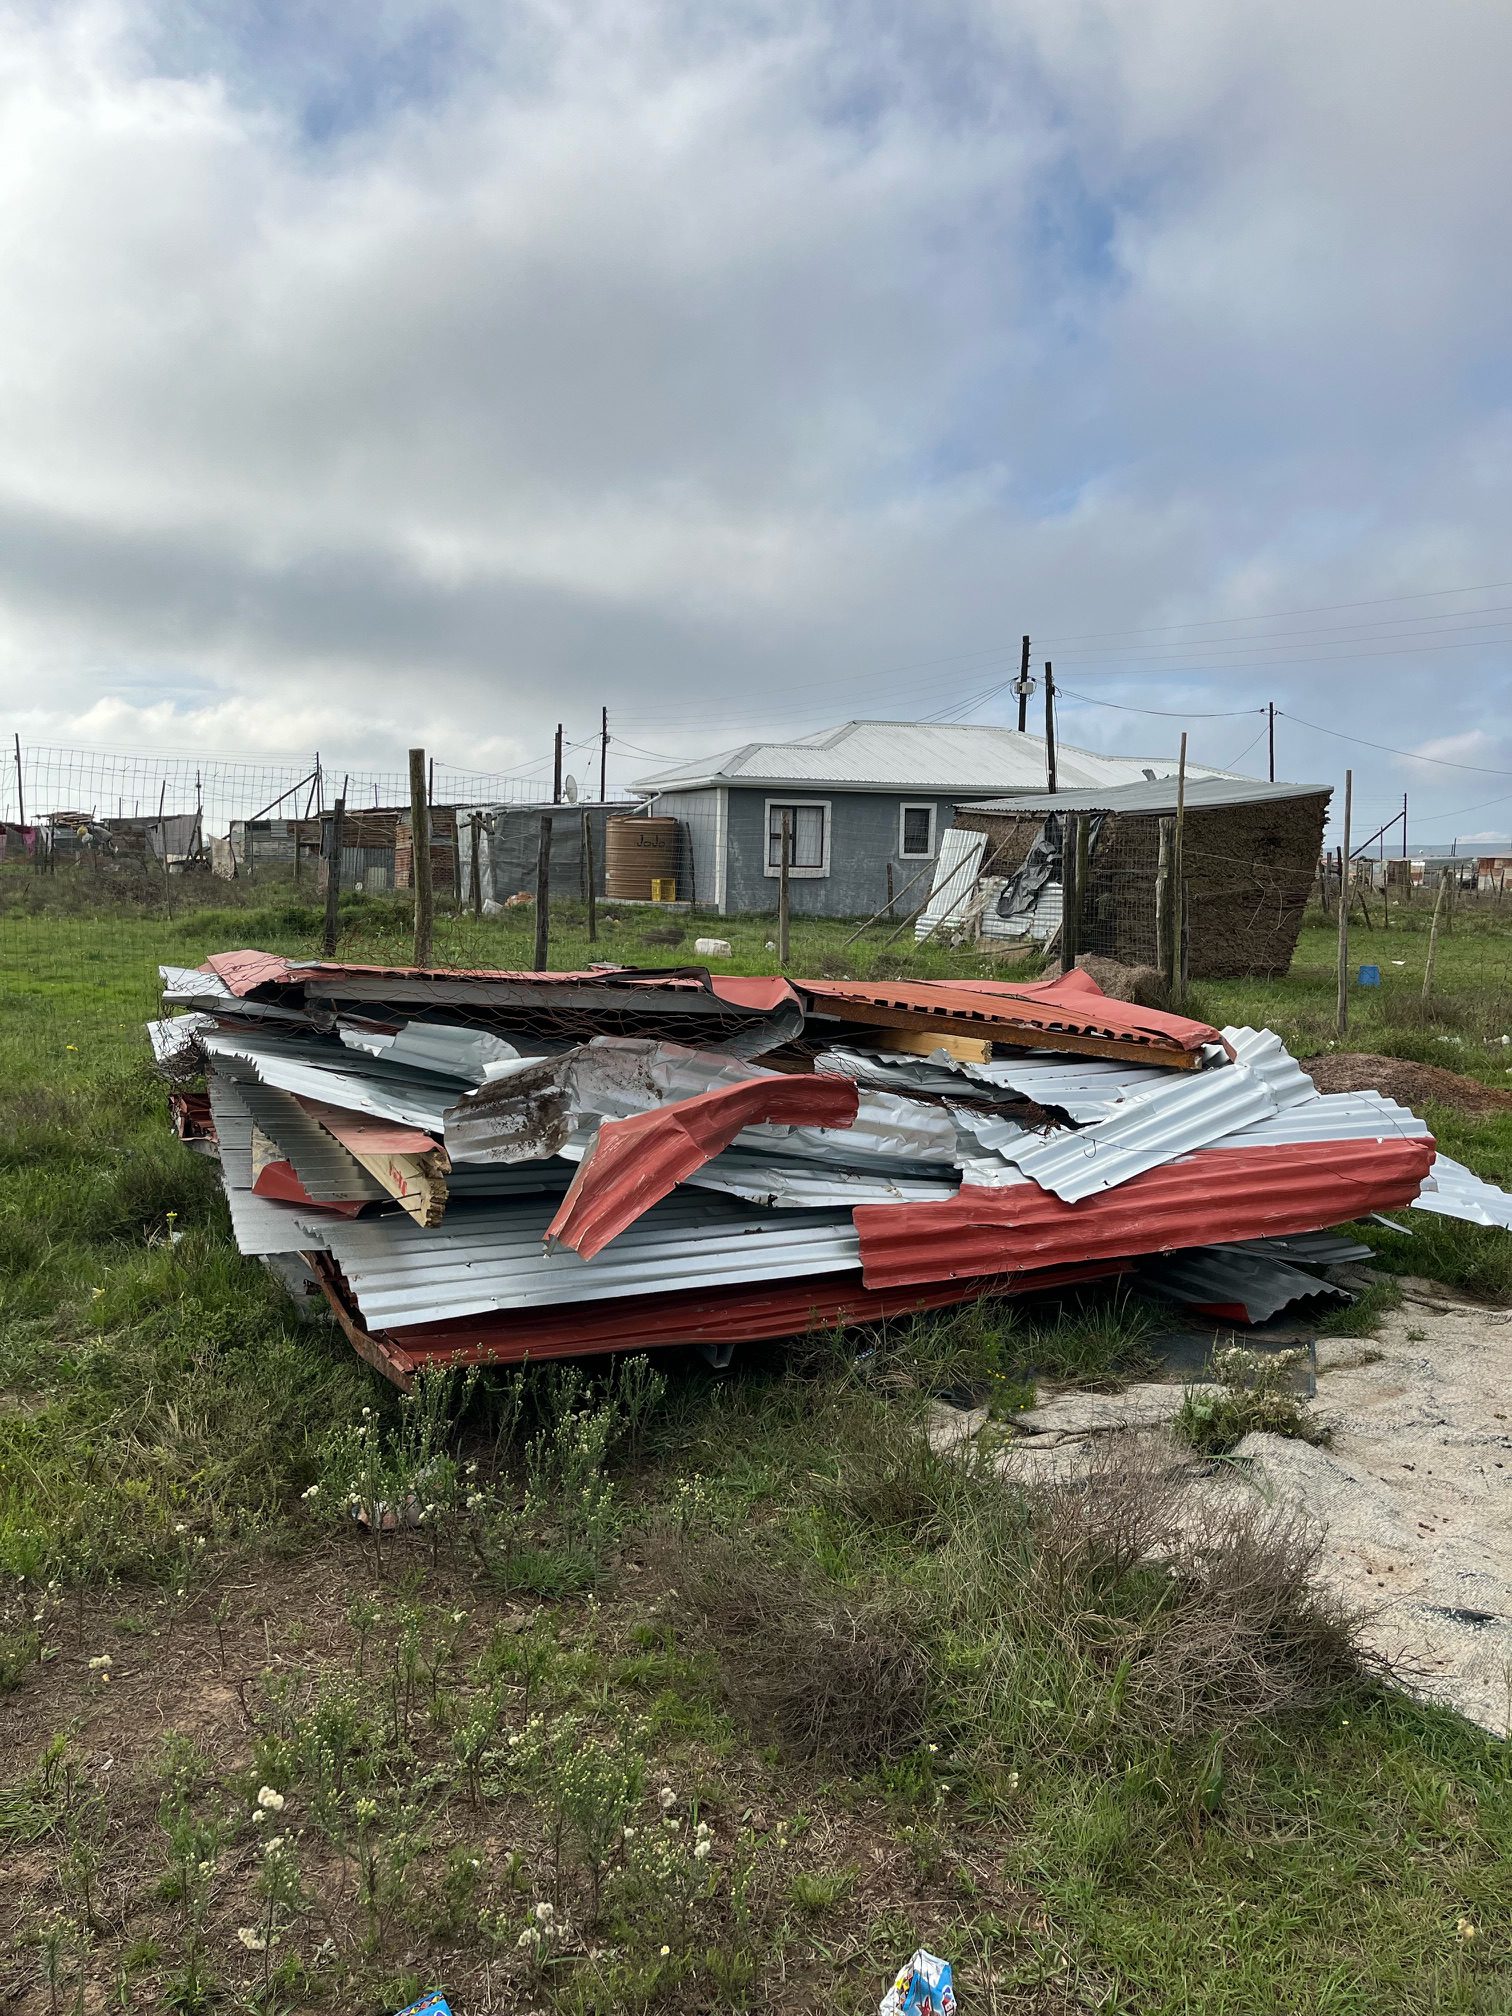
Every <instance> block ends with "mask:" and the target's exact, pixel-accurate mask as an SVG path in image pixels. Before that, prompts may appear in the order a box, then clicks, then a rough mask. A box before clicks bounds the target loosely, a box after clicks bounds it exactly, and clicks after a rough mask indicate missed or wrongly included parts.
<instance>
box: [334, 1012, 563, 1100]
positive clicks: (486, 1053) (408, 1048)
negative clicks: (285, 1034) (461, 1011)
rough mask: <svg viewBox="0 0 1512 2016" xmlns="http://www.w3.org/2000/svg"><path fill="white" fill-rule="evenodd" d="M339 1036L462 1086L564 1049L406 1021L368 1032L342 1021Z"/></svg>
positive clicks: (482, 1031) (370, 1053)
mask: <svg viewBox="0 0 1512 2016" xmlns="http://www.w3.org/2000/svg"><path fill="white" fill-rule="evenodd" d="M336 1033H337V1035H338V1036H339V1037H340V1038H341V1040H342V1042H343V1043H345V1044H346V1045H347V1047H348V1048H349V1049H352V1050H359V1051H365V1052H366V1053H367V1055H368V1056H370V1057H379V1058H381V1059H382V1060H383V1062H384V1063H385V1064H388V1065H391V1066H394V1067H402V1068H403V1069H405V1070H409V1071H423V1072H428V1073H429V1074H430V1075H431V1076H432V1077H439V1078H452V1079H455V1080H456V1082H457V1083H458V1084H459V1085H481V1084H482V1083H483V1082H484V1080H485V1079H486V1078H488V1077H490V1076H492V1075H494V1074H495V1073H496V1072H497V1070H498V1067H499V1066H501V1065H508V1064H517V1063H519V1062H520V1060H521V1059H522V1058H526V1059H534V1058H537V1057H546V1056H549V1055H551V1054H552V1053H553V1052H554V1051H555V1050H558V1049H560V1048H562V1047H563V1046H562V1045H560V1044H552V1043H547V1042H546V1041H545V1040H544V1039H541V1038H537V1039H533V1040H532V1041H531V1042H530V1044H529V1046H528V1047H526V1048H522V1047H520V1046H519V1045H516V1044H514V1043H510V1042H507V1041H506V1040H505V1038H504V1037H502V1036H494V1035H491V1034H490V1033H489V1032H488V1031H487V1030H485V1029H460V1028H457V1027H455V1026H454V1025H453V1024H452V1023H450V1022H406V1023H405V1025H404V1027H403V1028H402V1029H399V1030H397V1031H392V1032H391V1031H387V1030H379V1029H365V1028H362V1027H360V1026H359V1025H357V1024H356V1023H353V1022H351V1021H349V1020H348V1019H347V1018H345V1017H343V1018H342V1019H341V1021H340V1022H339V1023H338V1025H337V1030H336Z"/></svg>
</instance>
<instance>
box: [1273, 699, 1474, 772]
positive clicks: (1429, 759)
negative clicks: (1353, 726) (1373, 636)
mask: <svg viewBox="0 0 1512 2016" xmlns="http://www.w3.org/2000/svg"><path fill="white" fill-rule="evenodd" d="M1276 718H1277V719H1278V720H1286V721H1295V722H1296V724H1297V726H1298V727H1299V728H1311V729H1312V731H1313V733H1314V734H1315V735H1331V736H1332V737H1333V739H1334V740H1335V741H1336V742H1352V743H1354V744H1356V746H1357V747H1359V748H1361V749H1379V750H1380V751H1381V753H1382V755H1384V756H1402V757H1405V758H1406V760H1407V761H1408V762H1409V763H1434V764H1437V765H1438V767H1439V769H1441V770H1470V771H1473V772H1474V773H1475V775H1476V776H1477V777H1512V770H1492V769H1490V768H1489V767H1488V766H1487V765H1486V764H1484V763H1455V762H1452V761H1451V760H1450V758H1449V757H1447V756H1423V755H1420V754H1419V752H1418V751H1417V750H1416V749H1393V748H1392V747H1391V745H1390V743H1388V742H1371V741H1369V740H1368V739H1367V738H1366V737H1365V736H1363V735H1346V734H1344V733H1343V731H1342V730H1341V729H1338V728H1324V727H1322V726H1320V724H1319V723H1318V722H1316V721H1304V720H1303V719H1302V716H1301V715H1300V714H1284V713H1283V712H1282V709H1281V708H1279V707H1278V708H1277V709H1276Z"/></svg>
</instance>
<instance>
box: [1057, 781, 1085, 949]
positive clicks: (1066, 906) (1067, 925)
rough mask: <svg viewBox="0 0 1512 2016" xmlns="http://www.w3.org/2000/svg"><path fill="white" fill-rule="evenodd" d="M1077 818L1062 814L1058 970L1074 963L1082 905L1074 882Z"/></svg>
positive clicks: (1077, 863)
mask: <svg viewBox="0 0 1512 2016" xmlns="http://www.w3.org/2000/svg"><path fill="white" fill-rule="evenodd" d="M1080 823H1081V822H1080V820H1079V818H1078V817H1077V815H1076V813H1074V812H1062V814H1061V921H1060V970H1061V971H1062V973H1069V972H1070V971H1071V969H1072V967H1073V966H1074V965H1075V964H1076V938H1077V929H1076V927H1077V923H1078V921H1079V918H1078V912H1079V910H1080V908H1081V887H1080V885H1079V883H1078V882H1077V879H1076V877H1077V869H1078V867H1079V866H1080V862H1079V860H1078V857H1077V828H1078V827H1079V825H1080Z"/></svg>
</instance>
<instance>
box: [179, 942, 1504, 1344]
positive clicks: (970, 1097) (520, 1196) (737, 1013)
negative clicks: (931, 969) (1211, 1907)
mask: <svg viewBox="0 0 1512 2016" xmlns="http://www.w3.org/2000/svg"><path fill="white" fill-rule="evenodd" d="M161 971H162V976H163V982H164V1007H165V1014H164V1017H163V1019H162V1020H160V1021H158V1022H156V1023H154V1024H153V1025H152V1026H151V1030H150V1034H151V1038H152V1048H153V1055H154V1058H155V1060H156V1062H157V1064H158V1068H159V1069H160V1071H162V1073H163V1074H164V1076H165V1077H166V1078H167V1079H168V1080H169V1081H170V1084H171V1085H172V1087H173V1092H172V1105H173V1111H174V1117H175V1125H176V1126H177V1128H178V1130H179V1132H180V1134H181V1136H182V1138H183V1139H184V1140H185V1142H186V1144H187V1145H189V1146H190V1147H192V1148H195V1149H197V1150H200V1151H202V1152H203V1151H209V1152H214V1153H217V1154H218V1155H219V1158H220V1166H221V1174H222V1179H223V1182H224V1185H225V1190H226V1197H227V1202H228V1205H229V1208H230V1213H231V1223H232V1229H233V1232H234V1235H235V1237H236V1240H237V1243H238V1245H239V1246H240V1247H241V1249H242V1251H243V1252H245V1253H248V1254H255V1255H258V1256H261V1257H263V1258H265V1259H267V1260H269V1261H270V1262H273V1263H275V1264H276V1265H277V1268H278V1271H279V1273H280V1275H281V1277H282V1278H284V1279H286V1280H287V1279H291V1278H292V1279H298V1278H299V1277H300V1270H303V1274H304V1276H305V1277H307V1278H308V1279H310V1280H312V1281H313V1282H314V1283H315V1284H317V1285H318V1287H319V1289H320V1290H321V1291H323V1293H324V1295H325V1296H326V1298H327V1300H328V1301H329V1303H330V1305H331V1308H332V1309H333V1311H334V1313H335V1315H336V1317H337V1319H338V1320H339V1321H340V1323H341V1324H342V1326H343V1328H344V1329H345V1331H346V1333H347V1335H348V1336H349V1337H350V1338H351V1340H352V1342H353V1343H354V1345H355V1346H356V1347H357V1349H358V1350H360V1351H361V1352H362V1353H363V1355H364V1356H365V1357H367V1358H369V1359H370V1360H371V1361H372V1362H373V1363H375V1364H377V1365H379V1366H380V1367H381V1368H382V1369H383V1370H384V1371H386V1372H387V1373H388V1374H389V1375H390V1376H391V1377H392V1378H394V1379H396V1380H398V1381H399V1382H400V1383H401V1384H403V1383H406V1382H407V1381H408V1380H409V1379H410V1378H411V1377H412V1375H413V1373H414V1372H415V1370H416V1368H417V1367H419V1366H421V1365H423V1364H428V1363H432V1362H435V1361H438V1360H448V1359H449V1360H463V1361H471V1362H480V1361H481V1362H491V1361H497V1362H511V1361H514V1362H518V1361H519V1360H521V1359H524V1358H526V1357H550V1356H560V1355H565V1354H569V1353H576V1352H595V1351H615V1350H629V1349H644V1348H647V1347H649V1346H655V1345H663V1344H678V1343H684V1344H686V1343H697V1344H702V1345H706V1346H710V1347H713V1348H718V1349H723V1348H725V1347H727V1346H729V1345H731V1344H733V1343H736V1342H740V1341H742V1340H745V1339H752V1338H757V1337H769V1336H782V1335H789V1334H793V1333H795V1332H799V1331H802V1330H804V1329H806V1328H809V1327H810V1326H811V1325H813V1324H816V1323H819V1324H837V1323H851V1324H856V1323H867V1322H874V1321H878V1320H881V1319H883V1318H888V1317H894V1316H899V1315H905V1314H907V1313H909V1312H911V1311H915V1310H919V1309H925V1308H938V1307H941V1306H943V1305H945V1304H948V1303H952V1302H962V1301H966V1300H969V1299H974V1298H977V1297H980V1296H984V1295H1015V1294H1023V1293H1028V1292H1032V1291H1035V1290H1038V1289H1043V1288H1058V1287H1062V1286H1065V1285H1068V1284H1070V1283H1073V1282H1079V1281H1087V1280H1091V1279H1095V1278H1100V1277H1103V1276H1107V1275H1110V1274H1122V1273H1127V1272H1129V1271H1130V1270H1131V1269H1134V1268H1135V1267H1136V1266H1138V1267H1140V1268H1141V1269H1142V1275H1143V1278H1144V1279H1145V1280H1146V1282H1147V1284H1148V1285H1149V1286H1150V1287H1151V1288H1153V1289H1155V1290H1158V1292H1160V1293H1162V1294H1165V1295H1168V1296H1170V1297H1171V1298H1172V1299H1174V1300H1176V1301H1178V1302H1182V1303H1185V1304H1186V1305H1187V1306H1189V1307H1192V1308H1196V1309H1198V1310H1200V1311H1203V1312H1204V1313H1209V1314H1214V1315H1218V1316H1222V1317H1225V1318H1227V1319H1229V1320H1236V1321H1261V1320H1264V1319H1265V1317H1267V1316H1269V1315H1270V1314H1272V1313H1274V1312H1275V1311H1276V1310H1279V1309H1281V1308H1284V1307H1286V1306H1288V1305H1289V1304H1291V1303H1293V1302H1295V1301H1298V1300H1306V1299H1308V1298H1310V1297H1311V1296H1313V1295H1316V1294H1327V1293H1337V1292H1340V1291H1339V1290H1338V1288H1337V1284H1334V1283H1331V1282H1330V1281H1328V1280H1327V1279H1326V1278H1324V1277H1323V1276H1321V1275H1320V1274H1319V1273H1318V1272H1316V1271H1314V1272H1308V1271H1307V1270H1308V1269H1313V1270H1317V1269H1326V1268H1328V1267H1331V1266H1335V1265H1337V1264H1339V1263H1340V1261H1341V1260H1348V1259H1350V1258H1352V1257H1358V1255H1359V1254H1360V1253H1361V1252H1364V1251H1366V1250H1368V1249H1365V1248H1362V1247H1359V1246H1357V1245H1354V1244H1352V1243H1351V1242H1350V1241H1348V1240H1347V1239H1346V1240H1341V1239H1340V1238H1338V1237H1337V1236H1332V1237H1329V1236H1324V1237H1322V1238H1321V1239H1320V1236H1319V1235H1327V1233H1328V1228H1331V1227H1334V1226H1337V1225H1339V1224H1341V1223H1344V1222H1347V1221H1350V1220H1353V1219H1361V1218H1365V1217H1368V1216H1369V1215H1370V1214H1371V1213H1372V1212H1376V1211H1381V1210H1386V1209H1390V1208H1395V1207H1399V1206H1402V1205H1407V1204H1413V1203H1416V1204H1418V1205H1420V1206H1421V1207H1422V1208H1424V1209H1428V1210H1435V1211H1440V1212H1444V1211H1448V1212H1452V1213H1454V1214H1456V1215H1460V1216H1464V1217H1468V1218H1472V1219H1475V1220H1476V1221H1478V1222H1481V1223H1487V1224H1505V1225H1512V1198H1509V1197H1507V1196H1506V1195H1505V1194H1504V1193H1503V1192H1501V1191H1498V1190H1495V1189H1493V1188H1492V1187H1491V1186H1490V1185H1488V1184H1483V1183H1480V1182H1479V1180H1478V1179H1477V1178H1475V1177H1474V1176H1472V1175H1471V1174H1470V1173H1469V1171H1467V1170H1463V1169H1461V1168H1459V1167H1458V1165H1456V1164H1452V1163H1446V1162H1443V1161H1440V1160H1437V1159H1436V1151H1435V1147H1434V1143H1433V1140H1432V1138H1431V1136H1430V1135H1429V1132H1428V1129H1427V1127H1426V1126H1425V1125H1424V1124H1423V1123H1422V1122H1421V1121H1420V1120H1418V1119H1417V1118H1416V1117H1415V1116H1414V1115H1413V1114H1411V1113H1410V1112H1408V1111H1407V1109H1406V1108H1405V1107H1402V1106H1398V1105H1396V1104H1394V1103H1393V1102H1392V1101H1391V1100H1389V1099H1384V1098H1382V1097H1381V1096H1380V1095H1379V1094H1376V1093H1370V1092H1353V1093H1344V1094H1338V1095H1329V1094H1324V1093H1320V1092H1318V1091H1317V1089H1316V1087H1314V1085H1313V1083H1312V1081H1311V1079H1310V1078H1308V1076H1307V1075H1306V1073H1305V1072H1303V1071H1302V1070H1301V1069H1300V1068H1299V1066H1298V1065H1297V1064H1296V1062H1295V1060H1294V1059H1293V1058H1291V1057H1290V1056H1289V1055H1288V1054H1287V1052H1286V1050H1285V1048H1284V1046H1283V1045H1282V1044H1281V1042H1280V1040H1279V1038H1277V1037H1276V1036H1274V1035H1273V1034H1271V1033H1270V1032H1269V1031H1265V1030H1253V1029H1225V1030H1219V1029H1214V1028H1210V1027H1208V1026H1207V1025H1206V1024H1204V1023H1201V1022H1196V1021H1193V1020H1191V1019H1189V1018H1187V1017H1184V1016H1179V1015H1172V1014H1166V1013H1162V1012H1159V1011H1156V1010H1152V1009H1146V1008H1140V1007H1136V1006H1133V1005H1131V1004H1130V1003H1127V1002H1122V1001H1115V1000H1111V999H1109V998H1108V997H1106V996H1104V995H1103V994H1102V993H1101V992H1100V991H1099V989H1098V988H1097V986H1096V985H1095V983H1094V982H1093V981H1092V980H1091V979H1090V978H1089V977H1088V976H1087V975H1086V974H1084V973H1071V974H1067V975H1065V976H1064V977H1063V978H1061V979H1059V980H1053V981H1041V982H1031V983H1028V984H1023V985H1017V986H1014V985H1000V984H997V983H989V982H981V981H959V980H958V981H949V982H927V981H906V982H862V981H848V980H847V981H833V980H813V981H807V980H794V981H788V980H785V979H780V978H771V977H764V978H763V977H757V978H735V977H726V976H711V975H710V974H709V973H707V972H705V971H703V970H702V969H699V968H677V969H672V970H669V971H656V972H646V971H637V970H633V969H626V968H616V967H603V968H593V969H591V970H589V971H587V972H582V973H509V972H495V971H473V972H455V971H442V970H437V971H420V970H416V969H413V968H407V967H375V966H355V965H345V964H339V963H336V962H333V961H322V960H288V959H283V958H280V957H277V956H275V955H271V954H267V953H262V952H255V951H244V952H232V953H225V954H220V955H217V956H215V957H212V958H211V959H209V960H207V961H206V963H205V965H204V966H203V967H197V968H192V969H188V968H182V967H164V968H162V969H161ZM201 1076H202V1077H203V1081H204V1088H205V1089H204V1090H203V1091H200V1090H199V1089H198V1084H197V1080H198V1079H199V1078H200V1077H201ZM1159 1256H1163V1257H1159Z"/></svg>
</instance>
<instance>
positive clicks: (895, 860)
mask: <svg viewBox="0 0 1512 2016" xmlns="http://www.w3.org/2000/svg"><path fill="white" fill-rule="evenodd" d="M959 797H960V793H959V792H951V793H950V794H949V795H948V796H944V797H942V796H940V795H939V794H937V793H931V792H927V791H825V790H823V789H822V788H815V787H813V786H807V787H802V786H800V787H796V788H794V789H791V790H788V791H780V790H778V789H776V788H774V787H770V786H763V787H761V788H759V789H758V788H754V787H753V788H752V789H749V790H731V792H730V809H729V817H728V823H727V832H726V841H725V849H726V856H727V862H728V867H727V883H726V894H725V904H724V907H725V910H726V911H727V912H728V913H729V914H730V915H731V916H741V915H745V914H749V913H752V912H756V913H761V912H768V913H775V911H776V908H777V878H776V877H775V876H769V875H767V873H766V808H767V801H768V799H772V798H776V799H791V800H792V801H793V802H794V803H797V804H802V803H804V802H805V801H810V802H812V801H814V800H819V801H822V802H824V803H826V804H828V806H829V808H830V850H829V873H828V875H824V876H807V875H802V876H798V875H795V876H794V877H793V878H792V879H791V881H790V883H789V908H790V910H791V913H792V915H793V916H795V917H858V918H859V917H869V916H870V915H871V914H872V912H873V911H875V910H880V909H881V908H882V906H883V904H884V903H885V902H886V901H887V870H888V868H889V866H890V867H891V868H892V871H893V893H894V896H895V898H896V899H897V909H896V914H897V916H898V917H899V918H900V919H901V918H903V917H905V916H908V915H910V914H911V913H912V912H913V911H915V910H918V909H920V908H922V906H923V903H924V899H925V897H926V896H927V895H928V893H929V885H930V882H931V880H932V879H933V873H934V870H933V864H932V863H931V862H926V861H921V860H917V859H911V860H905V859H904V858H903V856H902V855H901V854H900V853H899V851H898V838H899V835H898V823H899V813H900V811H901V808H902V807H903V806H904V805H925V804H929V803H933V805H934V808H935V851H936V853H938V851H939V846H940V840H941V836H942V835H943V834H944V832H945V829H946V827H947V826H949V825H950V823H951V819H952V816H953V811H954V807H955V804H956V802H957V800H958V799H959ZM921 870H924V871H926V872H924V873H922V874H921V873H920V871H921ZM916 877H917V878H918V879H917V880H916V881H915V878H916ZM911 882H912V883H913V884H914V886H913V887H912V888H911V889H910V888H909V886H908V885H909V884H910V883H911ZM905 892H906V893H905Z"/></svg>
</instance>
